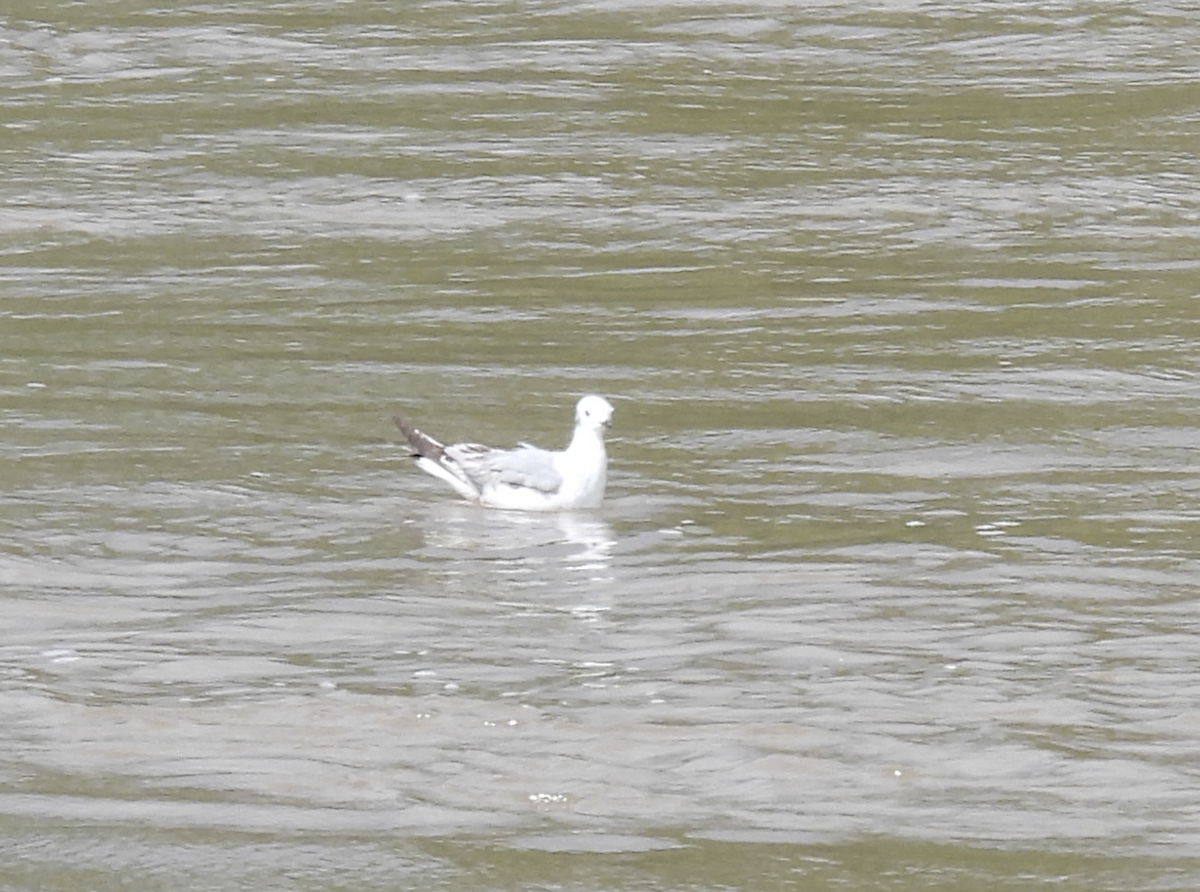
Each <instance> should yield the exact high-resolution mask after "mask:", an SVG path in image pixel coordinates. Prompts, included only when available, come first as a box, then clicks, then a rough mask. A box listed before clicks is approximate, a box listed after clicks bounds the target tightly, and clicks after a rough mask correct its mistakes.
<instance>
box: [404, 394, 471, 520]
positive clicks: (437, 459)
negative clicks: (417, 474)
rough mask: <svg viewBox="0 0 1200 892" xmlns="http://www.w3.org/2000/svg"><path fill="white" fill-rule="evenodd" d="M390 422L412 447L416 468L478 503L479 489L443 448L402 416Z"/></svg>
mask: <svg viewBox="0 0 1200 892" xmlns="http://www.w3.org/2000/svg"><path fill="white" fill-rule="evenodd" d="M392 421H394V422H395V423H396V427H398V428H400V433H402V434H404V439H406V440H408V444H409V445H410V446H412V448H413V458H415V459H416V460H417V467H419V468H420V469H421V470H422V471H424V472H425V473H426V474H429V475H431V476H433V477H437V478H438V479H439V480H444V481H446V482H447V483H449V484H450V485H451V486H453V487H454V489H455V491H457V492H458V494H459V495H461V496H462V497H463V498H464V499H469V500H470V501H472V502H478V501H479V498H480V492H479V487H478V486H476V485H475V484H474V483H473V482H471V478H470V477H468V476H467V474H466V472H465V471H463V469H462V468H461V467H460V466H459V464H458V462H456V461H455V460H454V459H453V458H451V457H450V456H448V455H446V447H445V446H443V445H442V444H441V443H439V442H438V441H437V440H435V439H434V438H433V437H431V436H429V434H427V433H425V432H424V431H421V430H418V429H417V428H415V427H413V425H412V424H411V423H410V422H409V421H408V419H406V418H404V417H403V416H400V415H393V416H392Z"/></svg>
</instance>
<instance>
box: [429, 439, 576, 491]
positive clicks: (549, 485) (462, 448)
mask: <svg viewBox="0 0 1200 892" xmlns="http://www.w3.org/2000/svg"><path fill="white" fill-rule="evenodd" d="M446 454H447V455H448V456H450V457H451V458H452V459H454V460H455V461H456V462H458V464H459V466H460V467H461V468H462V469H463V470H464V471H465V472H466V473H467V476H468V477H470V478H471V479H472V480H473V481H474V482H475V484H476V485H477V486H479V487H480V488H481V489H482V488H484V487H488V486H518V487H526V488H527V489H536V490H538V491H539V492H545V493H552V492H557V491H558V489H559V487H561V486H562V476H561V475H560V474H559V473H558V470H557V469H556V468H555V467H554V455H553V454H552V453H550V452H547V451H546V450H545V449H538V448H537V447H536V446H530V445H528V444H527V443H522V444H521V445H520V446H518V447H517V448H516V449H492V448H490V447H488V446H480V445H478V444H477V443H462V444H458V445H454V446H447V447H446Z"/></svg>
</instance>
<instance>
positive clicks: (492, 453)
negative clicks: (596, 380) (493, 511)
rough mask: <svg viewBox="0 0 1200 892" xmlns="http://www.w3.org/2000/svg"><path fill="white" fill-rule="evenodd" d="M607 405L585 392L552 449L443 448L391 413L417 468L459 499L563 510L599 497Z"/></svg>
mask: <svg viewBox="0 0 1200 892" xmlns="http://www.w3.org/2000/svg"><path fill="white" fill-rule="evenodd" d="M612 415H613V407H612V405H611V404H610V403H609V402H608V400H606V399H604V397H601V396H585V397H584V398H583V399H581V400H580V401H579V402H578V403H577V404H576V406H575V433H574V434H573V435H572V437H571V442H570V443H569V444H568V445H567V448H566V449H564V450H562V451H559V452H554V451H550V450H547V449H539V448H538V447H536V446H530V445H529V444H528V443H521V444H519V445H518V446H517V448H515V449H493V448H492V447H490V446H481V445H480V444H478V443H456V444H454V445H451V446H443V445H442V444H441V443H439V442H438V441H437V440H435V439H433V437H431V436H429V435H428V434H425V433H423V432H422V431H420V430H418V429H417V428H415V427H413V426H412V425H411V424H410V423H409V422H408V420H407V419H405V418H402V417H401V416H399V415H394V416H392V420H393V421H395V422H396V426H397V427H399V428H400V431H401V432H402V433H403V434H404V436H405V438H406V439H407V440H408V442H409V444H410V445H411V446H412V448H413V450H414V452H415V453H416V455H415V456H414V457H415V458H416V459H417V466H418V467H420V468H421V470H423V471H425V472H426V473H428V474H432V475H433V476H434V477H437V478H439V479H440V480H444V481H446V482H447V483H449V484H450V485H451V486H452V487H454V489H455V490H456V491H457V492H458V493H459V494H460V495H461V496H463V497H464V498H466V499H468V500H470V501H472V502H476V503H478V504H481V505H487V506H489V507H491V508H512V509H517V510H522V511H563V510H569V509H572V508H595V507H597V506H598V505H599V504H600V503H601V502H602V501H603V500H604V487H605V484H606V482H607V478H608V453H607V452H605V449H604V429H605V428H606V427H608V425H609V423H610V422H611V421H612Z"/></svg>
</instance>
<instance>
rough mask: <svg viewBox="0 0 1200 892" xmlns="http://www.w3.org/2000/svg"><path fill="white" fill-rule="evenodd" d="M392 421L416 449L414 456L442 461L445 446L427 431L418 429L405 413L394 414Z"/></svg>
mask: <svg viewBox="0 0 1200 892" xmlns="http://www.w3.org/2000/svg"><path fill="white" fill-rule="evenodd" d="M392 421H393V422H395V424H396V427H398V428H400V433H402V434H404V439H406V440H408V443H409V445H410V446H412V448H413V449H414V450H415V452H414V453H413V457H414V458H431V459H433V460H434V461H441V459H442V455H443V454H444V453H445V451H446V450H445V448H444V447H443V446H442V444H441V443H439V442H438V441H437V440H435V439H434V438H433V437H431V436H429V435H428V434H426V433H423V432H421V431H419V430H417V429H416V428H415V427H413V426H412V424H410V423H409V421H408V419H407V418H405V417H404V416H403V415H393V416H392Z"/></svg>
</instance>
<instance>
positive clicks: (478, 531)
mask: <svg viewBox="0 0 1200 892" xmlns="http://www.w3.org/2000/svg"><path fill="white" fill-rule="evenodd" d="M415 522H416V523H418V524H420V525H421V527H422V529H423V532H424V538H425V543H426V545H427V546H428V547H429V548H430V549H433V550H434V551H435V552H439V551H443V550H444V551H447V552H452V553H453V556H454V557H455V558H457V559H462V558H476V559H480V560H490V561H500V562H502V563H504V564H506V565H508V566H509V567H510V568H512V569H517V568H520V567H523V568H526V569H528V570H530V571H532V570H534V569H540V570H542V571H546V570H548V569H549V568H560V569H565V570H570V571H572V572H576V573H579V574H581V575H584V576H587V577H589V578H592V579H595V580H597V581H599V580H602V579H607V576H606V575H604V574H606V573H607V571H608V569H609V565H610V563H611V560H612V552H613V549H614V548H615V547H616V543H617V540H616V536H615V535H614V534H613V531H612V528H611V527H610V526H609V525H608V524H607V523H606V522H605V521H603V520H601V519H600V518H598V517H595V516H593V515H589V514H583V513H572V512H562V513H547V514H539V513H532V512H527V511H496V510H486V511H481V510H480V509H479V508H477V507H474V506H471V505H442V506H438V507H436V508H433V509H431V510H430V512H429V514H428V516H427V518H426V519H425V520H424V521H420V520H418V521H415Z"/></svg>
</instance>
